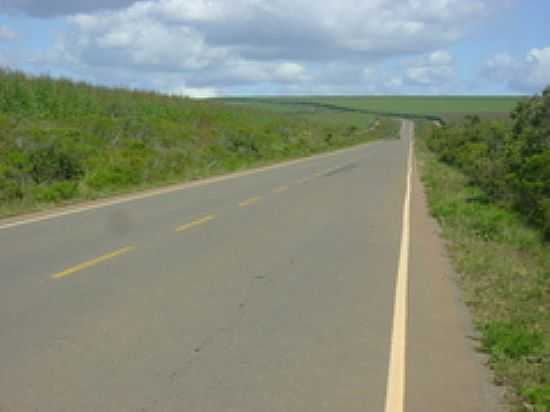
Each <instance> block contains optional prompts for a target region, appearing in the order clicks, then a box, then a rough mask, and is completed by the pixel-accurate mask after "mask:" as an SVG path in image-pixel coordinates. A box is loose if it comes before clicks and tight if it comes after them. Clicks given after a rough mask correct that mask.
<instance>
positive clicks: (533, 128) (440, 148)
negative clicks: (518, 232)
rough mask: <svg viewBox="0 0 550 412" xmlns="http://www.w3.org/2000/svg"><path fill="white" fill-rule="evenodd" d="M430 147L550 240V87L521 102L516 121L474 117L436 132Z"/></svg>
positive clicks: (429, 143) (513, 115) (430, 141)
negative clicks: (523, 217)
mask: <svg viewBox="0 0 550 412" xmlns="http://www.w3.org/2000/svg"><path fill="white" fill-rule="evenodd" d="M427 145H428V147H429V148H430V149H431V150H432V151H434V152H435V153H437V155H438V157H439V159H440V160H442V161H444V162H446V163H449V164H451V165H454V166H457V167H458V168H460V169H461V170H462V171H463V172H464V173H466V174H467V175H468V177H469V178H470V181H471V183H472V184H475V185H477V186H479V187H480V188H482V189H483V190H484V191H485V193H487V194H488V196H489V197H490V199H491V200H492V201H496V202H500V203H502V204H504V205H508V206H510V207H512V208H514V209H515V210H517V211H519V212H520V213H521V214H522V215H523V216H525V217H526V219H527V220H528V221H529V222H531V223H532V224H534V225H536V226H537V227H539V228H540V229H541V231H542V233H543V234H544V236H545V237H546V238H550V87H548V88H546V90H545V91H544V92H543V94H542V95H540V96H534V97H532V98H530V99H527V100H525V101H522V102H520V103H519V104H518V106H517V108H516V109H515V110H514V111H513V113H512V115H511V121H510V122H503V121H480V120H479V118H478V117H475V116H474V117H469V118H467V120H466V122H465V123H464V124H458V125H451V126H445V127H443V128H440V129H435V130H434V131H433V132H432V134H431V136H430V137H429V138H428V141H427Z"/></svg>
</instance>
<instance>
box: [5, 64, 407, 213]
mask: <svg viewBox="0 0 550 412" xmlns="http://www.w3.org/2000/svg"><path fill="white" fill-rule="evenodd" d="M396 130H397V124H396V123H395V122H393V121H390V120H377V119H376V118H375V117H374V116H358V115H354V114H346V113H339V112H334V113H332V112H328V113H327V112H323V113H322V115H315V113H309V114H308V115H303V116H302V115H299V114H295V113H292V115H290V114H288V113H281V112H276V111H272V110H263V109H261V108H251V107H238V106H235V105H226V104H224V103H221V102H213V101H197V100H191V99H188V98H182V97H175V96H166V95H160V94H156V93H152V92H143V91H130V90H124V89H110V88H103V87H94V86H91V85H89V84H85V83H76V82H71V81H68V80H54V79H51V78H49V77H30V76H26V75H24V74H22V73H16V72H9V71H0V216H1V215H3V216H6V215H10V214H14V213H18V212H21V211H27V210H33V209H36V208H42V207H48V206H51V205H54V204H59V203H66V202H69V201H75V200H79V199H93V198H97V197H101V196H106V195H109V194H112V193H120V192H125V191H130V190H137V189H141V188H147V187H151V186H155V185H160V184H167V183H171V182H180V181H185V180H190V179H196V178H199V177H205V176H211V175H214V174H220V173H225V172H230V171H234V170H238V169H242V168H245V167H250V166H253V165H260V164H265V163H269V162H274V161H278V160H283V159H288V158H292V157H299V156H306V155H310V154H314V153H318V152H322V151H326V150H332V149H336V148H340V147H344V146H349V145H353V144H358V143H362V142H367V141H370V140H373V139H376V138H381V137H385V136H390V135H392V134H395V132H396Z"/></svg>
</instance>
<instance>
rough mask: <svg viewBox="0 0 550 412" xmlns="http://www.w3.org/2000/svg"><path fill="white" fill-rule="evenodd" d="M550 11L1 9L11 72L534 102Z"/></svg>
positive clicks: (33, 5) (181, 91) (103, 1)
mask: <svg viewBox="0 0 550 412" xmlns="http://www.w3.org/2000/svg"><path fill="white" fill-rule="evenodd" d="M549 21H550V1H549V0H139V1H136V0H0V66H2V67H7V68H9V69H14V70H22V71H25V72H28V73H33V74H48V75H51V76H54V77H68V78H72V79H76V80H84V81H87V82H91V83H94V84H102V85H108V86H123V87H131V88H138V89H151V90H156V91H159V92H163V93H169V94H178V95H185V96H191V97H212V96H227V95H230V96H235V95H289V94H292V95H296V94H298V95H306V94H313V95H334V94H336V95H402V94H403V95H411V94H413V95H419V94H422V95H424V94H426V95H430V94H446V95H450V94H452V95H454V94H459V95H461V94H465V95H480V94H483V95H488V94H490V95H494V94H497V95H502V94H533V93H538V92H541V91H542V89H543V88H544V87H545V86H547V85H550V24H549V23H548V22H549Z"/></svg>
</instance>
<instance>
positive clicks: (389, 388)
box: [384, 121, 414, 412]
mask: <svg viewBox="0 0 550 412" xmlns="http://www.w3.org/2000/svg"><path fill="white" fill-rule="evenodd" d="M402 130H403V132H404V133H408V134H409V138H410V139H411V140H410V143H409V158H408V166H407V183H406V184H407V186H406V189H405V199H404V201H403V223H402V225H403V227H402V233H401V250H400V252H399V264H398V269H397V284H396V287H395V300H394V307H393V324H392V337H391V346H390V362H389V369H388V381H387V385H386V407H385V408H384V411H385V412H403V411H404V408H405V385H406V382H405V376H406V365H407V361H406V348H407V300H408V296H407V290H408V277H409V245H410V208H411V206H410V203H411V186H412V163H413V157H412V156H413V152H414V140H413V139H414V137H413V133H414V129H412V123H411V122H408V121H405V122H404V123H403V127H402ZM404 133H403V134H404Z"/></svg>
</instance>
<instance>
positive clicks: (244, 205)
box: [239, 196, 261, 207]
mask: <svg viewBox="0 0 550 412" xmlns="http://www.w3.org/2000/svg"><path fill="white" fill-rule="evenodd" d="M260 199H261V197H260V196H256V197H251V198H250V199H246V200H245V201H244V202H241V203H239V206H240V207H246V206H250V205H251V204H253V203H256V202H257V201H258V200H260Z"/></svg>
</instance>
